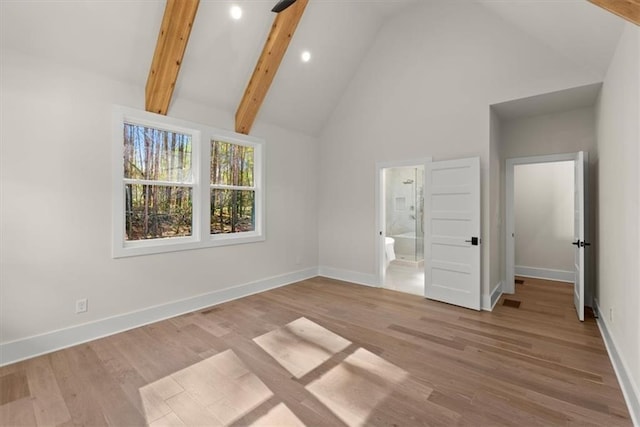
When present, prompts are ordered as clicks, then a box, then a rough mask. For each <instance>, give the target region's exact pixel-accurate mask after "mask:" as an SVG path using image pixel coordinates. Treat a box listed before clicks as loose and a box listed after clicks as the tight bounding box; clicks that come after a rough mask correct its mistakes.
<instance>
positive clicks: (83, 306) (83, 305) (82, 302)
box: [76, 298, 89, 314]
mask: <svg viewBox="0 0 640 427" xmlns="http://www.w3.org/2000/svg"><path fill="white" fill-rule="evenodd" d="M88 307H89V301H88V300H87V299H86V298H82V299H79V300H78V301H76V314H79V313H85V312H86V311H87V310H88Z"/></svg>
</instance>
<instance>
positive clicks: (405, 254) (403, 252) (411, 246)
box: [391, 231, 424, 261]
mask: <svg viewBox="0 0 640 427" xmlns="http://www.w3.org/2000/svg"><path fill="white" fill-rule="evenodd" d="M391 237H393V239H394V240H395V244H394V245H393V248H394V249H395V252H396V256H397V257H398V258H400V259H412V260H414V261H415V260H416V245H417V247H418V252H419V253H422V250H421V249H422V246H423V244H424V241H423V238H422V236H420V238H419V239H418V236H416V232H415V231H409V232H408V233H402V234H395V235H393V236H391ZM419 258H420V259H422V256H420V257H419Z"/></svg>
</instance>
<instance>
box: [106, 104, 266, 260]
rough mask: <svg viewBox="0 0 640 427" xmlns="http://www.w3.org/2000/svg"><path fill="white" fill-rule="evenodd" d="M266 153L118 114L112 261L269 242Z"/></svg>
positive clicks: (228, 135) (250, 141)
mask: <svg viewBox="0 0 640 427" xmlns="http://www.w3.org/2000/svg"><path fill="white" fill-rule="evenodd" d="M201 141H209V143H205V144H202V143H201ZM263 145H264V143H263V141H261V140H259V139H257V138H253V137H248V136H246V135H240V134H236V133H234V132H228V131H222V130H219V129H214V128H211V127H207V126H203V125H199V124H195V123H189V122H186V121H182V120H177V119H172V118H169V117H165V116H160V115H157V114H153V113H147V112H141V111H137V110H132V109H128V108H124V107H116V108H114V155H113V156H114V157H113V158H114V168H115V173H114V181H113V195H114V197H113V198H114V213H113V230H114V232H113V235H114V239H113V255H114V257H125V256H134V255H145V254H152V253H160V252H170V251H177V250H186V249H197V248H203V247H210V246H220V245H229V244H238V243H250V242H256V241H261V240H264V226H263V224H264V212H263V209H264V208H263V205H264V192H263V181H264V179H263V170H264V168H263V165H262V159H263V155H262V149H263Z"/></svg>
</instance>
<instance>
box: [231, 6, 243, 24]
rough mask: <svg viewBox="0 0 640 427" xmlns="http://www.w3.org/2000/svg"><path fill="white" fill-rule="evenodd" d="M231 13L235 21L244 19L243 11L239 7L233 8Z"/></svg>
mask: <svg viewBox="0 0 640 427" xmlns="http://www.w3.org/2000/svg"><path fill="white" fill-rule="evenodd" d="M229 13H230V14H231V17H232V18H233V19H235V20H236V21H237V20H238V19H240V18H242V9H241V8H240V6H238V5H233V6H231V9H230V10H229Z"/></svg>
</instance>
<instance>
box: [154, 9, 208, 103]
mask: <svg viewBox="0 0 640 427" xmlns="http://www.w3.org/2000/svg"><path fill="white" fill-rule="evenodd" d="M199 3H200V0H167V4H166V6H165V9H164V17H163V18H162V25H161V27H160V34H159V35H158V41H157V43H156V50H155V53H154V54H153V61H152V62H151V69H150V70H149V77H148V78H147V86H146V88H145V108H146V110H147V111H151V112H153V113H159V114H164V115H166V114H167V111H168V110H169V103H170V102H171V96H172V95H173V89H174V88H175V86H176V81H177V80H178V73H179V72H180V65H182V58H183V57H184V52H185V50H186V49H187V43H188V41H189V35H190V34H191V28H192V27H193V21H194V19H195V17H196V12H197V11H198V4H199Z"/></svg>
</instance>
